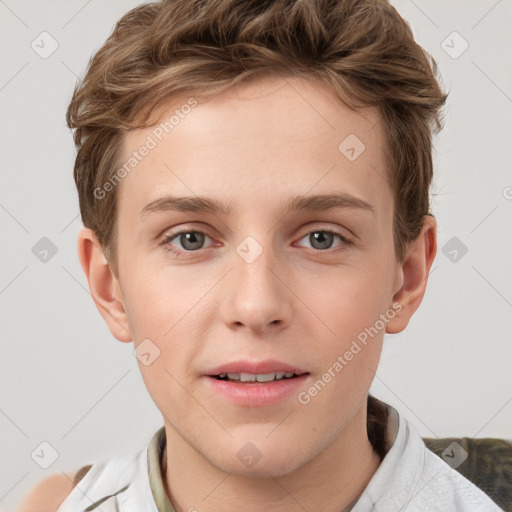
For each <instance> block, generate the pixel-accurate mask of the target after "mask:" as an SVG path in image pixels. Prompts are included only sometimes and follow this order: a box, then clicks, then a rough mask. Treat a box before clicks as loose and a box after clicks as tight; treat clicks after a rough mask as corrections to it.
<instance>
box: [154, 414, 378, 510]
mask: <svg viewBox="0 0 512 512" xmlns="http://www.w3.org/2000/svg"><path fill="white" fill-rule="evenodd" d="M165 429H166V439H167V444H166V451H165V452H164V455H163V468H162V469H163V473H164V485H165V488H166V492H167V494H168V496H169V497H170V499H171V501H172V504H173V506H174V508H175V510H176V512H187V511H189V510H196V509H197V510H200V511H201V512H213V511H218V510H223V511H225V512H231V511H235V510H236V511H237V512H238V511H240V510H247V511H261V510H265V511H269V512H270V511H271V512H292V511H293V512H295V511H297V510H322V511H325V512H342V511H344V510H345V509H346V508H347V507H350V506H351V505H353V504H354V503H355V501H357V499H358V498H359V496H360V495H361V494H362V492H363V491H364V489H365V487H366V486H367V484H368V482H369V481H370V479H371V478H372V476H373V475H374V473H375V472H376V471H377V469H378V467H379V465H380V457H379V456H378V455H377V453H376V452H375V451H374V450H373V447H372V445H371V444H370V442H369V440H368V437H367V433H366V407H362V408H361V409H360V410H359V411H358V413H357V414H356V416H355V417H354V418H353V419H352V421H351V422H350V423H349V424H348V425H347V427H346V428H345V429H344V430H343V431H342V432H341V433H340V434H339V435H338V437H337V438H335V440H334V441H333V442H332V443H331V444H330V445H328V446H327V447H326V448H325V449H324V450H323V451H322V452H321V453H319V454H318V455H317V456H316V457H314V458H313V459H311V460H310V461H309V462H307V463H306V464H304V465H303V466H301V467H300V468H298V469H296V470H294V471H293V472H291V473H289V474H287V475H285V476H282V477H279V478H274V477H270V478H265V477H259V478H252V477H247V476H239V475H234V474H232V473H231V474H230V473H226V472H224V471H222V470H220V469H219V468H217V467H216V466H214V465H212V464H211V463H210V462H209V461H207V460H206V459H205V458H204V457H203V456H202V455H201V454H199V453H198V452H197V451H196V450H195V449H194V448H192V447H191V446H190V445H189V444H188V443H186V442H185V441H184V440H183V439H182V438H181V436H179V435H178V433H177V432H176V431H175V430H174V429H173V428H172V426H170V425H168V424H167V423H166V425H165ZM167 446H168V447H169V450H167ZM169 454H171V455H169ZM199 497H201V498H199ZM203 497H204V498H203ZM194 507H196V508H194Z"/></svg>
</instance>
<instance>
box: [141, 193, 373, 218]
mask: <svg viewBox="0 0 512 512" xmlns="http://www.w3.org/2000/svg"><path fill="white" fill-rule="evenodd" d="M332 208H355V209H360V210H363V211H369V212H371V213H372V214H373V215H375V209H374V207H373V206H372V205H371V204H369V203H367V202H366V201H364V200H363V199H360V198H358V197H355V196H353V195H351V194H348V193H346V192H340V193H336V194H317V195H312V196H306V195H299V196H294V197H292V198H290V199H289V200H288V202H287V203H286V205H285V206H284V207H283V208H282V214H288V213H290V212H292V211H325V210H331V209H332ZM159 211H179V212H200V213H212V214H219V213H221V214H224V215H229V214H230V213H231V212H232V208H231V205H230V204H226V203H224V202H222V201H217V200H214V199H211V198H208V197H204V196H186V197H177V196H169V195H167V196H163V197H160V198H158V199H155V200H154V201H151V202H150V203H148V204H147V205H146V206H144V208H143V209H142V210H141V212H140V215H141V217H145V216H147V215H149V214H150V213H153V212H159Z"/></svg>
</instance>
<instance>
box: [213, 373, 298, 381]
mask: <svg viewBox="0 0 512 512" xmlns="http://www.w3.org/2000/svg"><path fill="white" fill-rule="evenodd" d="M293 375H294V373H293V372H275V373H258V374H255V373H244V372H242V373H221V374H220V375H219V377H220V378H221V379H224V378H226V377H227V378H228V379H230V380H239V381H240V382H271V381H273V380H281V379H284V378H285V379H290V378H291V377H293Z"/></svg>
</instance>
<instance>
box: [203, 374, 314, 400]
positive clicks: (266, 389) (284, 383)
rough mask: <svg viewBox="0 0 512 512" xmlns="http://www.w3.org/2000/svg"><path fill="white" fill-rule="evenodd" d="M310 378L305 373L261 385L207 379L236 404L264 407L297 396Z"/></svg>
mask: <svg viewBox="0 0 512 512" xmlns="http://www.w3.org/2000/svg"><path fill="white" fill-rule="evenodd" d="M308 376H309V374H308V373H304V374H302V375H299V376H298V377H294V378H293V379H282V380H274V381H271V382H261V383H257V382H255V383H252V382H251V383H247V382H243V383H238V382H233V381H227V380H218V379H216V378H215V377H206V379H207V380H208V381H209V385H210V386H211V387H212V389H213V390H214V391H215V392H216V393H218V394H219V395H221V396H223V397H225V398H227V399H228V400H230V401H232V402H234V403H235V404H237V405H241V406H246V407H262V406H267V405H275V404H278V403H280V402H282V401H283V400H285V399H286V398H288V397H289V396H291V395H293V394H297V392H298V389H299V388H300V387H301V386H303V385H304V382H305V381H306V379H307V378H308Z"/></svg>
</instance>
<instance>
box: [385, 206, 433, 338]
mask: <svg viewBox="0 0 512 512" xmlns="http://www.w3.org/2000/svg"><path fill="white" fill-rule="evenodd" d="M436 252H437V223H436V220H435V218H434V217H433V216H431V215H425V217H424V218H423V227H422V229H421V232H420V234H419V235H418V237H417V238H416V240H414V241H413V242H411V244H410V245H409V247H408V249H407V254H406V257H405V260H404V263H403V264H402V268H401V271H402V277H403V279H402V286H401V288H400V289H399V290H398V291H397V292H396V293H395V294H394V296H393V301H392V302H393V303H397V302H399V303H400V304H401V306H402V308H401V309H400V311H399V313H397V315H396V316H395V317H394V318H393V319H392V320H390V321H389V322H388V324H387V325H386V332H387V333H389V334H396V333H399V332H402V331H403V330H404V329H405V328H406V327H407V324H408V323H409V320H410V319H411V317H412V315H413V314H414V313H415V311H416V310H417V309H418V307H419V306H420V304H421V301H422V300H423V296H424V295H425V290H426V288H427V281H428V276H429V272H430V268H431V267H432V263H433V261H434V258H435V256H436Z"/></svg>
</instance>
